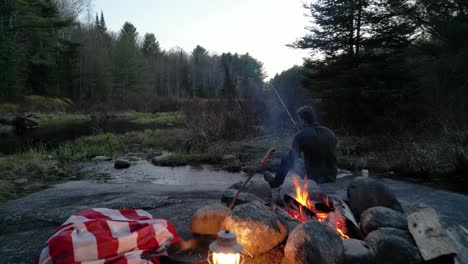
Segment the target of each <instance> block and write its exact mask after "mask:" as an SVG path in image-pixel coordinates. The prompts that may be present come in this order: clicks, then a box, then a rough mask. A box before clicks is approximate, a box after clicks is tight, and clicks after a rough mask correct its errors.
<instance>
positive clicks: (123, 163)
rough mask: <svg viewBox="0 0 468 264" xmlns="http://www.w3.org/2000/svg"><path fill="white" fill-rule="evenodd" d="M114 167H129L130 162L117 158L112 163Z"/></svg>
mask: <svg viewBox="0 0 468 264" xmlns="http://www.w3.org/2000/svg"><path fill="white" fill-rule="evenodd" d="M114 168H116V169H118V170H121V169H127V168H130V162H129V161H127V160H123V159H118V160H116V161H115V163H114Z"/></svg>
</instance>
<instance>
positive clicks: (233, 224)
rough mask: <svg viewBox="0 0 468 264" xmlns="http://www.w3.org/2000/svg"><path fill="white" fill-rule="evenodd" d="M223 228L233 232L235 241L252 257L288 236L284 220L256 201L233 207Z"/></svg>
mask: <svg viewBox="0 0 468 264" xmlns="http://www.w3.org/2000/svg"><path fill="white" fill-rule="evenodd" d="M225 227H226V229H227V230H231V231H233V232H235V233H236V234H237V241H238V242H239V243H240V244H241V245H242V246H244V249H245V250H246V252H248V253H250V254H252V255H254V256H258V255H260V254H262V253H265V252H267V251H270V250H271V249H273V248H275V247H276V246H278V245H279V244H280V243H281V242H283V241H284V239H285V238H286V236H287V235H288V226H287V224H286V223H285V222H284V220H283V219H282V218H281V217H280V216H278V215H277V214H276V213H274V212H273V211H272V210H270V208H268V207H267V206H265V205H264V204H263V203H261V202H258V201H256V202H251V203H247V204H243V205H239V206H237V207H235V208H234V209H233V210H232V212H231V214H230V215H229V216H228V217H227V219H226V221H225Z"/></svg>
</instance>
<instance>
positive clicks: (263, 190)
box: [229, 180, 272, 201]
mask: <svg viewBox="0 0 468 264" xmlns="http://www.w3.org/2000/svg"><path fill="white" fill-rule="evenodd" d="M241 185H242V182H238V183H235V184H233V185H231V186H230V187H229V189H235V190H239V189H240V187H241ZM242 192H246V193H250V194H253V195H255V196H257V197H260V198H262V199H263V200H265V201H268V200H270V199H271V198H272V193H271V187H270V185H269V184H268V183H267V182H266V181H263V180H262V181H250V182H248V183H247V184H246V185H245V186H244V189H243V190H242Z"/></svg>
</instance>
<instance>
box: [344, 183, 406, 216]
mask: <svg viewBox="0 0 468 264" xmlns="http://www.w3.org/2000/svg"><path fill="white" fill-rule="evenodd" d="M347 192H348V202H349V207H350V208H351V210H352V212H353V214H354V217H355V218H359V217H360V216H361V214H362V212H364V211H365V210H367V209H369V208H371V207H376V206H383V207H387V208H390V209H393V210H396V211H398V212H401V213H403V209H402V207H401V205H400V202H399V201H398V200H397V199H396V197H395V195H394V194H393V192H392V191H391V190H390V189H389V188H388V187H387V186H385V185H384V184H383V183H381V182H379V181H377V180H374V179H371V178H364V177H359V178H356V179H354V180H353V181H352V182H351V183H350V185H349V186H348V189H347Z"/></svg>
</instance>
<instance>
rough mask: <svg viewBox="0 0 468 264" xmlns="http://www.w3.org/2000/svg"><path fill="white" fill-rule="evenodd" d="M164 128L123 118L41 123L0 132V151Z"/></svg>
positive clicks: (5, 151) (55, 144) (22, 149)
mask: <svg viewBox="0 0 468 264" xmlns="http://www.w3.org/2000/svg"><path fill="white" fill-rule="evenodd" d="M158 128H166V127H161V126H158V125H156V124H137V123H134V122H131V120H129V119H125V118H111V119H106V120H103V121H100V122H97V121H83V122H68V123H65V124H50V125H43V126H41V127H39V128H36V129H29V130H26V131H24V132H23V133H21V134H18V133H15V131H14V130H13V129H12V130H11V131H10V132H7V133H0V138H1V140H0V153H2V154H13V153H16V152H20V151H24V150H27V149H29V148H31V147H44V146H46V147H55V146H58V145H59V144H60V143H62V142H64V141H67V140H73V139H76V138H78V137H82V136H88V135H92V134H95V133H100V132H105V133H118V134H123V133H127V132H130V131H141V130H145V129H158Z"/></svg>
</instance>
